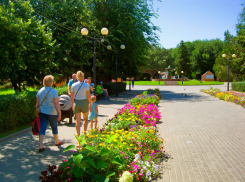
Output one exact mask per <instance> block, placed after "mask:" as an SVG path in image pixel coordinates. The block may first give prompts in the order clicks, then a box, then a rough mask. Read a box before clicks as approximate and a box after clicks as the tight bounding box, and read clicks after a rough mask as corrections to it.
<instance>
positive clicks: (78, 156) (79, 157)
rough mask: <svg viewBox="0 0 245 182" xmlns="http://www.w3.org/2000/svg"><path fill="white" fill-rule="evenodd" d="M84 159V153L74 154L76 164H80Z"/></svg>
mask: <svg viewBox="0 0 245 182" xmlns="http://www.w3.org/2000/svg"><path fill="white" fill-rule="evenodd" d="M82 159H83V154H74V155H73V161H74V162H75V164H76V165H79V164H80V163H81V161H82Z"/></svg>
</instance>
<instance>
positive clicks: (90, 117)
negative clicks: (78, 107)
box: [88, 96, 99, 129]
mask: <svg viewBox="0 0 245 182" xmlns="http://www.w3.org/2000/svg"><path fill="white" fill-rule="evenodd" d="M91 102H92V112H89V115H88V120H90V128H91V129H93V120H94V129H96V128H97V121H98V115H99V111H98V104H97V103H95V102H96V96H92V97H91Z"/></svg>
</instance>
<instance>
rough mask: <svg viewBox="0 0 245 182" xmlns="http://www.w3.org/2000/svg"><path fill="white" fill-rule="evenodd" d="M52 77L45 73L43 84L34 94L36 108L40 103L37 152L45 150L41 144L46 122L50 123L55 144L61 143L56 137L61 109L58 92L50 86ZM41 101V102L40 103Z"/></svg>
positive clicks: (52, 80)
mask: <svg viewBox="0 0 245 182" xmlns="http://www.w3.org/2000/svg"><path fill="white" fill-rule="evenodd" d="M53 82H54V77H53V76H52V75H47V76H45V77H44V79H43V85H44V87H42V88H41V89H40V90H39V91H38V92H37V96H36V108H37V107H38V106H39V105H40V113H39V116H37V117H39V119H40V130H39V152H43V151H44V150H45V148H44V146H43V140H44V135H45V132H46V128H47V125H48V123H49V124H50V126H51V128H52V132H53V136H54V140H55V145H56V146H58V145H61V144H62V141H60V140H59V139H58V125H57V121H59V120H60V119H61V110H60V104H59V97H58V92H57V91H56V90H55V89H53V88H52V86H53ZM41 102H42V103H41Z"/></svg>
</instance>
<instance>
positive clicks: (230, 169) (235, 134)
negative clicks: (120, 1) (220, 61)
mask: <svg viewBox="0 0 245 182" xmlns="http://www.w3.org/2000/svg"><path fill="white" fill-rule="evenodd" d="M212 87H214V88H220V89H221V90H226V88H227V87H226V85H219V86H212ZM148 88H160V92H161V95H162V98H161V100H160V104H159V109H160V112H161V115H162V119H161V122H159V124H158V125H157V128H158V130H159V133H160V134H161V137H163V138H164V139H165V144H164V148H165V151H166V153H167V154H168V156H169V160H167V161H166V162H165V161H164V162H163V163H162V164H163V170H162V171H161V173H162V174H163V175H161V178H160V179H158V180H157V182H163V181H164V182H182V181H183V182H195V181H200V182H202V181H222V182H223V181H225V182H226V181H227V182H229V181H231V182H242V181H245V152H244V149H245V142H244V138H245V112H244V111H245V110H244V108H242V107H241V106H240V105H236V104H234V103H230V102H226V101H221V100H219V99H218V98H214V97H212V96H210V95H208V94H205V93H201V92H200V89H202V88H205V89H207V88H209V86H135V87H134V88H133V89H132V91H131V92H128V91H127V92H124V93H122V94H119V97H118V98H115V97H112V98H111V99H110V100H102V101H98V104H99V126H100V127H102V125H103V124H104V123H105V122H106V121H107V119H110V118H112V117H113V116H114V114H115V113H116V112H117V109H120V108H121V107H123V105H124V104H126V103H128V101H129V100H130V99H131V98H132V97H134V96H135V95H137V94H139V93H141V92H142V91H144V90H147V89H148ZM182 94H183V95H182ZM185 95H186V96H185ZM67 121H68V120H67ZM67 123H68V122H67ZM81 126H82V125H81ZM88 129H89V127H88ZM75 133H76V131H75V123H74V122H73V124H72V125H68V124H66V123H62V124H61V125H60V126H59V136H60V139H62V140H63V141H64V144H63V145H61V146H60V147H57V146H55V145H54V139H53V137H52V134H51V129H50V128H49V129H48V130H47V135H46V136H45V142H44V143H45V147H46V151H45V152H43V153H39V152H38V150H37V149H38V144H37V143H36V141H37V138H36V137H33V135H32V133H31V131H28V132H27V133H25V134H22V135H19V136H16V137H14V138H12V139H9V140H7V141H5V142H2V143H0V164H1V168H0V181H38V176H39V174H40V171H42V170H45V169H46V168H47V165H49V164H51V165H59V164H60V163H61V162H62V159H61V156H70V155H71V154H70V153H69V152H66V153H63V152H62V151H63V149H64V148H65V147H66V146H68V145H71V144H75V145H76V144H77V142H76V139H75V137H74V136H73V135H74V134H75Z"/></svg>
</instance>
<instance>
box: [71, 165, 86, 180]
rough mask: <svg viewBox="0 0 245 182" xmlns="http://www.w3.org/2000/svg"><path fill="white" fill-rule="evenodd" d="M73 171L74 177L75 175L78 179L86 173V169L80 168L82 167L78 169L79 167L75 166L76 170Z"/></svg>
mask: <svg viewBox="0 0 245 182" xmlns="http://www.w3.org/2000/svg"><path fill="white" fill-rule="evenodd" d="M72 170H73V172H74V175H75V176H76V177H77V178H79V177H80V176H81V175H82V174H83V172H84V169H82V168H80V167H78V166H74V168H73V169H72Z"/></svg>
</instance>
